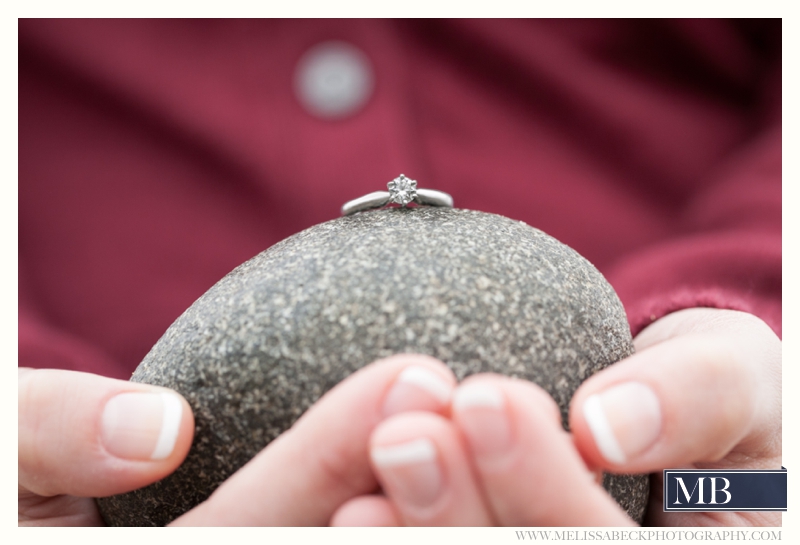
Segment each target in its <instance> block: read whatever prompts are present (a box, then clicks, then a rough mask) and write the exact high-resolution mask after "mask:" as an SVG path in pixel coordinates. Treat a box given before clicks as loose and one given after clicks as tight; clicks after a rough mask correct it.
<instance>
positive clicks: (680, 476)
mask: <svg viewBox="0 0 800 545" xmlns="http://www.w3.org/2000/svg"><path fill="white" fill-rule="evenodd" d="M786 484H787V478H786V468H781V469H769V470H758V469H732V470H707V469H684V470H679V469H665V470H664V511H786Z"/></svg>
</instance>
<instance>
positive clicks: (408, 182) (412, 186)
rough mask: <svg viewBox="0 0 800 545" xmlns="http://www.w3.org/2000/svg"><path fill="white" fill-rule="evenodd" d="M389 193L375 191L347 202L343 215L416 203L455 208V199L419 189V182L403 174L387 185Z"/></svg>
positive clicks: (433, 190) (439, 192)
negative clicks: (387, 206) (390, 205)
mask: <svg viewBox="0 0 800 545" xmlns="http://www.w3.org/2000/svg"><path fill="white" fill-rule="evenodd" d="M387 187H388V189H389V191H374V192H372V193H368V194H366V195H364V196H363V197H359V198H357V199H353V200H352V201H347V202H346V203H344V205H343V206H342V215H343V216H349V215H350V214H355V213H356V212H362V211H364V210H372V209H374V208H383V207H384V206H386V205H388V204H391V203H395V204H399V205H400V206H402V207H403V208H405V207H406V206H408V204H409V203H411V202H415V203H417V204H420V205H425V206H444V207H446V208H453V197H451V196H450V195H448V194H447V193H445V192H443V191H436V190H435V189H417V181H416V180H412V179H411V178H407V177H406V176H405V175H404V174H401V175H400V176H398V177H397V178H395V179H394V180H392V181H391V182H389V183H388V184H387Z"/></svg>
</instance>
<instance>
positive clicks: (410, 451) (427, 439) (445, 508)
mask: <svg viewBox="0 0 800 545" xmlns="http://www.w3.org/2000/svg"><path fill="white" fill-rule="evenodd" d="M370 457H371V459H372V464H373V467H374V469H375V473H376V475H377V476H378V479H379V480H380V482H381V484H382V485H383V490H384V492H385V493H386V496H387V497H388V498H389V499H390V500H391V501H392V505H394V507H395V510H396V511H397V513H398V515H399V517H400V520H401V521H402V522H403V524H405V525H406V526H489V525H491V524H492V519H491V515H490V513H489V510H488V509H487V506H486V505H485V504H484V502H483V499H482V497H481V493H480V489H479V487H478V485H477V483H476V481H475V478H474V475H473V474H472V471H471V469H470V465H469V461H468V459H467V456H466V454H465V450H464V445H463V443H462V442H461V439H460V437H459V435H458V432H457V431H456V429H455V427H454V426H453V424H452V422H450V421H449V420H447V419H445V418H443V417H441V416H439V415H435V414H431V413H420V412H412V413H405V414H401V415H398V416H395V417H393V418H391V419H389V420H386V421H385V422H383V423H381V425H380V426H378V428H377V429H376V430H375V432H374V433H373V435H372V441H371V450H370Z"/></svg>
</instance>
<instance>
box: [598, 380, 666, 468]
mask: <svg viewBox="0 0 800 545" xmlns="http://www.w3.org/2000/svg"><path fill="white" fill-rule="evenodd" d="M583 415H584V417H585V418H586V423H587V424H588V425H589V429H590V430H591V432H592V436H593V437H594V441H595V444H596V445H597V448H598V450H599V451H600V454H602V455H603V458H605V459H606V460H607V461H609V462H611V463H613V464H617V465H620V464H624V463H626V462H627V461H628V460H630V459H631V458H633V457H635V456H637V455H638V454H641V453H642V452H644V451H645V450H646V449H647V448H648V447H649V446H651V445H652V444H653V443H654V442H655V440H656V439H657V438H658V435H659V434H660V433H661V406H660V404H659V401H658V397H656V394H655V393H654V392H653V390H651V389H650V387H649V386H646V385H644V384H642V383H641V382H626V383H623V384H619V385H617V386H612V387H611V388H609V389H607V390H605V391H603V392H600V393H599V394H593V395H591V396H589V397H588V398H587V399H586V401H584V402H583Z"/></svg>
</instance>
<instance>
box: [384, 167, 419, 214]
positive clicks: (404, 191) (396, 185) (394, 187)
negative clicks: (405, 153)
mask: <svg viewBox="0 0 800 545" xmlns="http://www.w3.org/2000/svg"><path fill="white" fill-rule="evenodd" d="M388 187H389V200H390V201H391V202H394V203H397V204H399V205H400V206H405V205H407V204H408V203H410V202H411V201H413V200H414V199H415V198H416V197H417V181H416V180H412V179H411V178H406V177H405V175H403V174H401V175H400V176H398V177H397V178H395V179H394V180H392V181H391V182H389V183H388Z"/></svg>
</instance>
